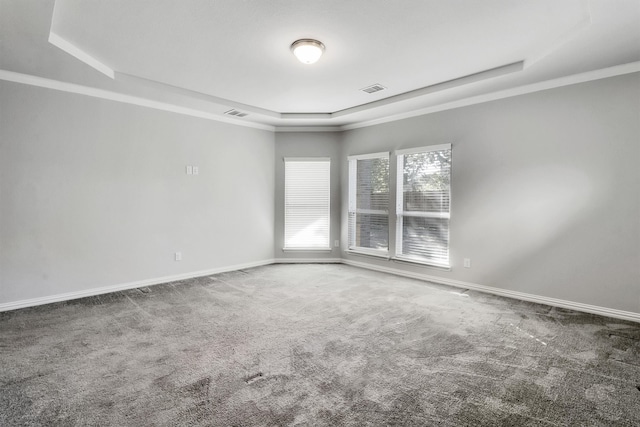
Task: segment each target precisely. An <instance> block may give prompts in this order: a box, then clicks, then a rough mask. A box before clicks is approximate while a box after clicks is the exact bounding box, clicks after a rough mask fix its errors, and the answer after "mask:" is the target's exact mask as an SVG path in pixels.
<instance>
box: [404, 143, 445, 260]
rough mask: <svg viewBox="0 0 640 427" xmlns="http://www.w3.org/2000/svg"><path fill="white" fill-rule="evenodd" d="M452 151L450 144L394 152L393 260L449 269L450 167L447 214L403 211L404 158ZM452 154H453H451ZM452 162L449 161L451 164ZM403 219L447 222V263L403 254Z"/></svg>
mask: <svg viewBox="0 0 640 427" xmlns="http://www.w3.org/2000/svg"><path fill="white" fill-rule="evenodd" d="M446 150H448V151H452V145H451V144H438V145H429V146H423V147H416V148H409V149H404V150H396V151H395V153H394V154H395V155H396V167H397V169H396V195H395V201H396V211H395V214H396V242H395V251H394V256H393V258H392V259H393V260H397V261H402V262H408V263H413V264H421V265H426V266H430V267H436V268H441V269H446V270H450V269H451V264H450V263H451V254H450V246H451V245H450V243H451V175H452V174H451V165H450V166H449V187H448V200H449V209H448V211H447V212H428V211H404V210H403V206H404V196H405V194H404V158H405V156H407V155H411V154H420V153H427V152H432V151H446ZM452 154H453V153H452ZM452 163H453V161H451V164H452ZM405 217H414V218H415V217H418V218H435V219H446V220H447V261H446V262H439V261H437V260H434V259H429V258H425V257H420V256H416V255H410V254H403V253H402V248H403V226H404V218H405Z"/></svg>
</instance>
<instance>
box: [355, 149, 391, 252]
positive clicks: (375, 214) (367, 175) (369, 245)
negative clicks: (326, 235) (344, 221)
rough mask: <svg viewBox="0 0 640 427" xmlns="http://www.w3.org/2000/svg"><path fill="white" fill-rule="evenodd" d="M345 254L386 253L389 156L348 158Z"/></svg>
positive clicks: (382, 154)
mask: <svg viewBox="0 0 640 427" xmlns="http://www.w3.org/2000/svg"><path fill="white" fill-rule="evenodd" d="M348 228H349V250H351V251H355V252H363V253H370V254H372V255H377V254H379V255H386V254H387V253H388V250H389V153H375V154H367V155H362V156H350V157H349V221H348Z"/></svg>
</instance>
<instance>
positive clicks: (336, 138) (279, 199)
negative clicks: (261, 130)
mask: <svg viewBox="0 0 640 427" xmlns="http://www.w3.org/2000/svg"><path fill="white" fill-rule="evenodd" d="M285 157H330V158H331V225H330V232H331V240H330V241H331V244H332V246H333V243H334V241H335V240H340V200H341V191H340V184H341V181H340V168H341V166H342V164H343V163H344V164H346V160H345V159H343V158H342V157H341V156H340V134H339V133H336V132H315V133H309V132H279V133H276V149H275V166H276V188H275V193H274V194H275V197H274V198H275V224H274V230H275V240H274V254H275V258H276V259H289V260H294V259H327V258H333V259H336V258H340V248H336V247H333V248H332V250H331V252H309V251H300V252H297V251H286V252H285V251H283V250H282V248H283V247H284V161H283V159H284V158H285Z"/></svg>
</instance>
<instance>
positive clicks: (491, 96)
mask: <svg viewBox="0 0 640 427" xmlns="http://www.w3.org/2000/svg"><path fill="white" fill-rule="evenodd" d="M636 72H640V61H636V62H630V63H627V64H622V65H616V66H613V67H608V68H602V69H600V70H594V71H587V72H585V73H579V74H572V75H570V76H565V77H560V78H557V79H552V80H546V81H542V82H538V83H532V84H529V85H524V86H518V87H514V88H510V89H505V90H501V91H497V92H491V93H487V94H484V95H478V96H472V97H470V98H464V99H460V100H458V101H453V102H448V103H445V104H440V105H435V106H433V107H427V108H421V109H418V110H414V111H410V112H407V113H401V114H395V115H392V116H388V117H383V118H380V119H374V120H367V121H363V122H359V123H352V124H348V125H343V126H340V130H343V131H345V130H351V129H358V128H363V127H368V126H374V125H378V124H382V123H389V122H395V121H398V120H403V119H408V118H411V117H417V116H423V115H426V114H431V113H437V112H439V111H445V110H452V109H454V108H461V107H467V106H470V105H475V104H482V103H485V102H490V101H497V100H499V99H504V98H511V97H514V96H519V95H525V94H528V93H534V92H540V91H543V90H547V89H554V88H558V87H562V86H570V85H574V84H578V83H585V82H589V81H593V80H600V79H606V78H608V77H615V76H621V75H624V74H631V73H636ZM276 129H277V128H276Z"/></svg>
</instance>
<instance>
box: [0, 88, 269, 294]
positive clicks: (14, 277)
mask: <svg viewBox="0 0 640 427" xmlns="http://www.w3.org/2000/svg"><path fill="white" fill-rule="evenodd" d="M0 102H1V104H0V105H1V109H2V112H1V114H0V251H1V252H0V303H6V302H13V301H19V300H23V299H31V298H38V297H44V296H50V295H56V294H61V293H66V292H77V291H85V290H89V289H92V288H97V287H101V286H110V285H117V284H122V283H128V282H132V281H138V280H145V279H153V278H158V277H165V276H171V275H178V274H186V273H190V272H196V271H200V270H207V269H215V268H224V267H228V266H235V265H239V264H246V263H253V262H259V261H268V260H270V259H272V258H273V240H274V239H273V224H274V217H273V215H274V205H273V193H274V164H273V156H274V134H273V133H272V132H268V131H262V130H255V129H249V128H244V127H238V126H232V125H227V124H223V123H217V122H212V121H207V120H202V119H197V118H193V117H187V116H182V115H178V114H173V113H166V112H161V111H156V110H152V109H147V108H141V107H136V106H132V105H127V104H120V103H116V102H111V101H106V100H100V99H96V98H90V97H85V96H80V95H73V94H69V93H63V92H56V91H51V90H47V89H40V88H36V87H30V86H25V85H18V84H14V83H7V82H0ZM186 165H197V166H199V167H200V174H199V175H198V176H187V175H186V174H185V166H186ZM176 251H181V252H182V254H183V260H182V261H181V262H176V261H174V252H176Z"/></svg>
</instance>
